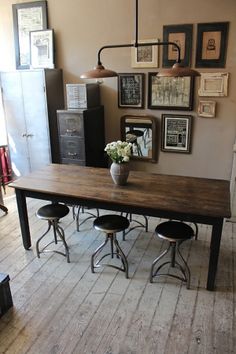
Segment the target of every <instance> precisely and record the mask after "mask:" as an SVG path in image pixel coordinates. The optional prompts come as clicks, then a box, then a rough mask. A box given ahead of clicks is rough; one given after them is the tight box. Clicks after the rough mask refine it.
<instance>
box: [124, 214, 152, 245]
mask: <svg viewBox="0 0 236 354" xmlns="http://www.w3.org/2000/svg"><path fill="white" fill-rule="evenodd" d="M123 214H124V213H123V212H121V215H122V216H123ZM125 217H126V218H127V219H129V222H130V223H131V222H135V225H134V226H132V227H130V228H129V229H128V230H127V231H123V241H125V236H126V235H127V234H128V233H129V232H130V231H132V230H134V229H137V228H139V227H142V228H144V229H145V232H148V218H147V217H146V215H142V217H143V218H144V222H143V223H142V222H141V221H139V220H136V219H134V218H133V214H131V213H125Z"/></svg>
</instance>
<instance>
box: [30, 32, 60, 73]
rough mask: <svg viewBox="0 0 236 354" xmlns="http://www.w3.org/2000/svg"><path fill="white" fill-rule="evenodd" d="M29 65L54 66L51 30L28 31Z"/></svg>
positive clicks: (34, 66) (37, 66)
mask: <svg viewBox="0 0 236 354" xmlns="http://www.w3.org/2000/svg"><path fill="white" fill-rule="evenodd" d="M30 66H31V67H32V68H33V69H36V68H51V69H53V68H54V49H53V30H52V29H49V30H40V31H31V32H30Z"/></svg>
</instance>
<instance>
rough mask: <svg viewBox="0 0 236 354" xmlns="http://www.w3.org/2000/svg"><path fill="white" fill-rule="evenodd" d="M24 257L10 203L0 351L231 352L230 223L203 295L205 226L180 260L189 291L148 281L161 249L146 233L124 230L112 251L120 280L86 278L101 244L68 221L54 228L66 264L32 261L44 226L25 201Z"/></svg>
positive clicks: (3, 248)
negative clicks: (28, 241)
mask: <svg viewBox="0 0 236 354" xmlns="http://www.w3.org/2000/svg"><path fill="white" fill-rule="evenodd" d="M28 202H29V206H30V207H29V214H30V228H31V231H32V249H31V250H29V251H25V250H24V248H23V246H22V242H21V236H20V229H19V223H18V215H17V211H16V203H15V198H14V196H13V197H9V198H8V199H6V200H5V204H6V206H7V207H8V208H9V214H8V215H7V216H3V213H1V214H0V272H3V273H7V274H9V275H10V278H11V281H10V286H11V292H12V296H13V302H14V307H13V308H12V309H10V310H9V311H8V312H7V313H6V314H5V315H4V316H3V317H2V318H1V319H0V353H8V354H13V353H15V354H18V353H20V354H23V353H30V354H49V353H50V354H57V353H64V354H70V353H75V354H83V353H85V354H92V353H96V354H115V353H120V354H139V353H140V354H149V353H157V354H162V353H163V354H164V353H165V354H175V353H176V354H184V353H186V354H187V353H190V354H192V353H194V354H195V353H198V354H200V353H202V354H203V353H204V354H211V353H218V354H223V353H224V354H225V353H235V352H236V347H235V343H236V338H235V337H236V328H235V301H236V291H235V281H236V278H235V264H236V256H235V252H236V240H235V228H236V224H234V223H230V222H227V223H225V225H224V232H223V238H222V244H221V254H220V260H219V271H218V274H217V288H216V291H215V292H209V291H207V290H206V289H205V285H206V279H207V268H208V253H209V243H210V232H211V228H210V227H207V226H205V225H199V239H198V241H195V240H193V241H191V242H188V243H187V242H186V243H185V244H184V245H183V253H184V255H185V257H186V258H187V259H188V263H189V266H190V269H191V273H192V279H191V289H190V290H187V289H186V287H185V285H184V284H181V282H179V281H177V280H173V279H171V278H161V279H159V280H158V282H157V281H155V282H154V283H153V284H150V283H149V271H150V266H151V262H152V261H153V259H154V258H155V257H156V256H157V255H158V254H159V252H160V251H161V249H163V248H164V247H165V244H164V243H163V242H161V241H160V240H158V239H157V238H156V236H155V235H154V233H153V231H154V229H155V226H156V224H157V223H158V222H159V221H160V220H159V219H154V218H150V219H149V229H150V231H149V232H147V233H145V232H144V231H143V230H142V229H135V230H133V231H131V232H130V233H129V234H128V235H127V237H126V241H122V237H121V235H120V236H119V239H120V240H121V241H120V244H121V247H122V249H123V250H124V252H125V254H126V255H128V261H129V267H130V270H129V275H130V277H129V279H126V278H125V276H124V274H123V273H122V272H119V271H117V270H115V269H113V268H109V267H105V268H100V269H99V270H97V271H96V273H95V274H92V273H91V271H90V256H91V254H92V252H93V251H94V250H95V249H96V247H97V246H98V245H99V244H100V243H101V242H102V241H103V235H102V234H100V233H99V232H98V231H95V230H93V229H92V221H91V220H90V221H88V222H87V223H86V224H84V225H83V226H82V227H81V231H80V232H77V231H75V222H74V221H73V219H72V214H71V213H70V214H69V215H68V216H67V217H66V218H64V219H63V221H62V223H61V225H62V226H63V227H64V228H65V232H66V238H67V241H68V244H69V246H70V254H71V263H70V264H67V263H66V260H65V258H64V257H62V256H60V255H58V254H55V253H47V254H43V255H41V258H40V259H38V258H37V257H36V253H35V242H36V240H37V238H38V237H39V236H40V235H41V234H42V233H43V232H44V230H45V228H46V225H45V222H43V221H41V220H38V219H37V218H36V217H35V211H36V210H37V209H38V207H39V206H40V205H42V204H44V203H45V202H41V201H36V200H32V199H31V200H29V201H28Z"/></svg>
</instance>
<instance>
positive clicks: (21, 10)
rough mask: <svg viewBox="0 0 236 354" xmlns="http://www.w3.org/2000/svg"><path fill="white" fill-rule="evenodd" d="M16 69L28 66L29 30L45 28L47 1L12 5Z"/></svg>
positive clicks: (27, 67)
mask: <svg viewBox="0 0 236 354" xmlns="http://www.w3.org/2000/svg"><path fill="white" fill-rule="evenodd" d="M12 11H13V26H14V28H13V29H14V39H15V57H16V69H29V67H30V31H38V30H43V29H47V2H46V1H34V2H24V3H19V4H13V5H12Z"/></svg>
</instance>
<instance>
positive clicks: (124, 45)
mask: <svg viewBox="0 0 236 354" xmlns="http://www.w3.org/2000/svg"><path fill="white" fill-rule="evenodd" d="M154 45H163V46H164V45H173V46H174V47H175V48H176V49H177V59H176V63H180V61H181V60H180V47H179V46H178V44H176V43H175V42H150V43H136V42H135V43H131V44H114V45H105V46H103V47H101V48H100V49H99V51H98V65H102V62H101V52H102V51H103V50H104V49H111V48H131V47H136V48H137V47H147V46H154Z"/></svg>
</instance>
